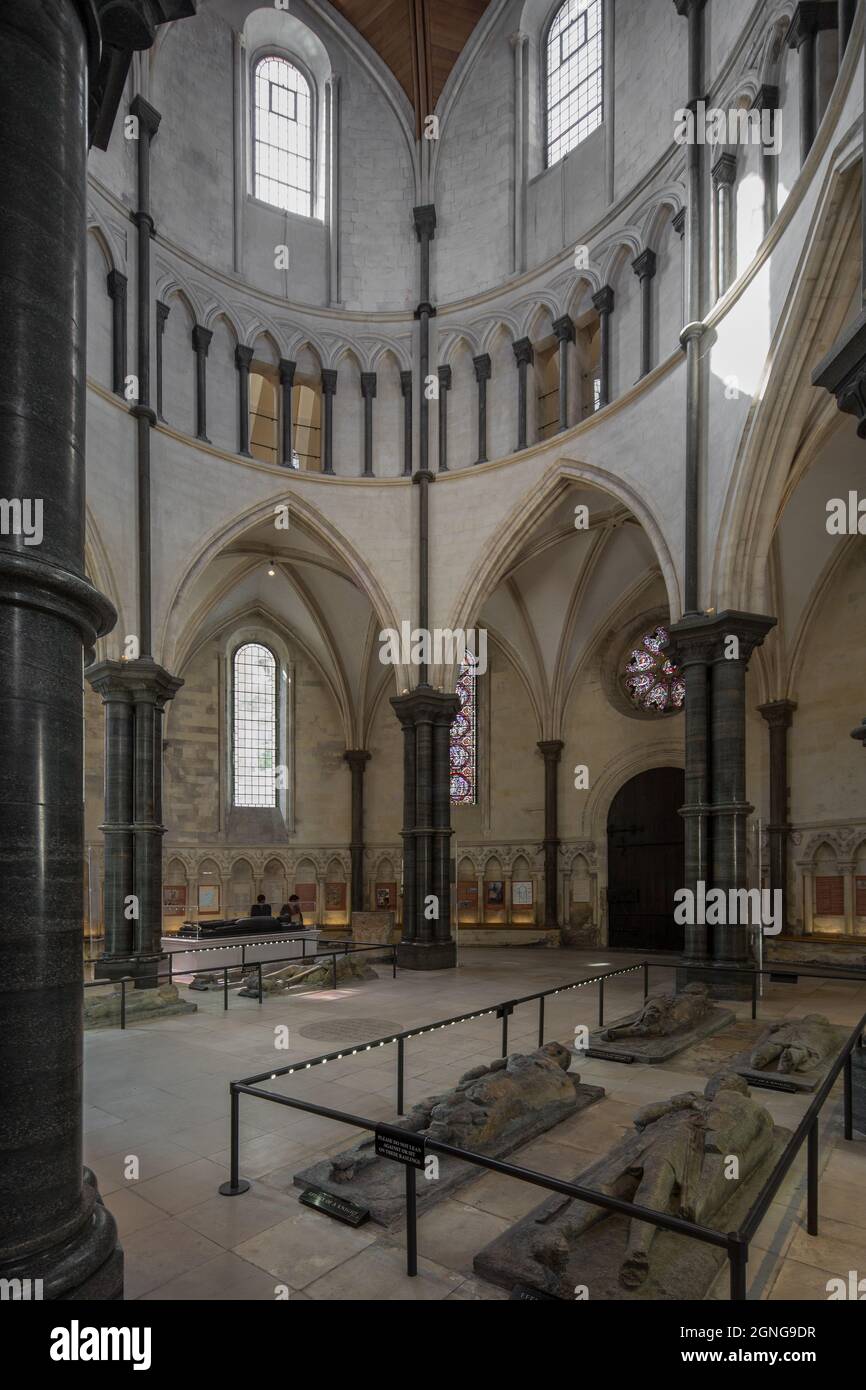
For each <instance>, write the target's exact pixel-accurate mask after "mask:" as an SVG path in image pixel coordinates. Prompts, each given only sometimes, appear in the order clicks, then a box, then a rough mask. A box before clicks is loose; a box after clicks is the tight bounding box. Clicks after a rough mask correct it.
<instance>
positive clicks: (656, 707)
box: [623, 627, 686, 714]
mask: <svg viewBox="0 0 866 1390" xmlns="http://www.w3.org/2000/svg"><path fill="white" fill-rule="evenodd" d="M670 640H671V638H670V633H669V632H668V630H667V628H666V627H657V628H655V629H654V631H652V632H648V633H647V634H646V636H645V637H643V638H642V639H641V642H640V645H639V646H638V647H637V648H636V649H635V650H634V651H633V652H630V653H629V658H628V661H627V662H626V667H625V672H624V674H623V680H624V682H625V688H626V690H627V692H628V694H629V698H630V699H631V701H632V704H635V705H637V707H638V709H644V710H652V711H655V712H656V713H657V714H664V713H665V712H666V711H667V710H672V709H682V707H683V702H684V700H685V698H686V686H685V681H684V680H683V678H682V675H681V674H680V669H679V667H678V666H677V665H676V663H675V662H673V661H671V660H670V658H669V657H667V656H666V655H665V652H666V650H667V647H668V645H669V643H670Z"/></svg>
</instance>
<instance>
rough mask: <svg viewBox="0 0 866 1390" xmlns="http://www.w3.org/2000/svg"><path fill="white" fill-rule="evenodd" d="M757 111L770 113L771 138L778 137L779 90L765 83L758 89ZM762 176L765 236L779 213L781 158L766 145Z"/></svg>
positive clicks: (763, 153) (754, 107) (755, 106)
mask: <svg viewBox="0 0 866 1390" xmlns="http://www.w3.org/2000/svg"><path fill="white" fill-rule="evenodd" d="M752 107H753V109H754V110H755V111H760V112H761V113H763V112H764V111H768V112H769V113H770V120H771V127H770V135H771V138H775V135H776V118H777V112H778V111H779V88H778V87H774V86H772V85H771V84H770V83H769V82H765V83H764V84H763V86H761V87H759V88H758V91H757V94H756V96H755V100H754V101H753V102H752ZM761 176H762V178H763V180H764V236H766V235H767V233H768V232H769V230H770V228H771V227H772V225H773V223H774V222H775V220H776V216H777V214H778V211H779V156H778V154H771V153H770V152H769V149H768V148H767V146H766V145H764V146H763V147H762V150H761Z"/></svg>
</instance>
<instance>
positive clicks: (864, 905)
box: [854, 874, 866, 917]
mask: <svg viewBox="0 0 866 1390" xmlns="http://www.w3.org/2000/svg"><path fill="white" fill-rule="evenodd" d="M854 898H855V903H854V911H855V913H856V915H857V916H858V917H866V876H864V875H862V874H858V875H857V877H856V878H855V880H854Z"/></svg>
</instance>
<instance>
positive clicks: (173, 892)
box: [162, 883, 186, 917]
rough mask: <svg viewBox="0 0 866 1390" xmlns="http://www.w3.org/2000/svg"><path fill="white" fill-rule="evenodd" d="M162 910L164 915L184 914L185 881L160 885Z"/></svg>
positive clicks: (180, 915) (182, 915)
mask: <svg viewBox="0 0 866 1390" xmlns="http://www.w3.org/2000/svg"><path fill="white" fill-rule="evenodd" d="M162 910H163V912H164V913H165V915H166V917H184V916H186V884H185V883H182V884H180V883H164V884H163V885H162Z"/></svg>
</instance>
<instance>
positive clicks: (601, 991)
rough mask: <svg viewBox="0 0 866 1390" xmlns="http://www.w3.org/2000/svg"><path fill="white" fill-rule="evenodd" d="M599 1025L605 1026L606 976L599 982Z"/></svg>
mask: <svg viewBox="0 0 866 1390" xmlns="http://www.w3.org/2000/svg"><path fill="white" fill-rule="evenodd" d="M598 1026H599V1028H603V1027H604V976H603V975H602V977H601V979H600V980H599V982H598Z"/></svg>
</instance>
